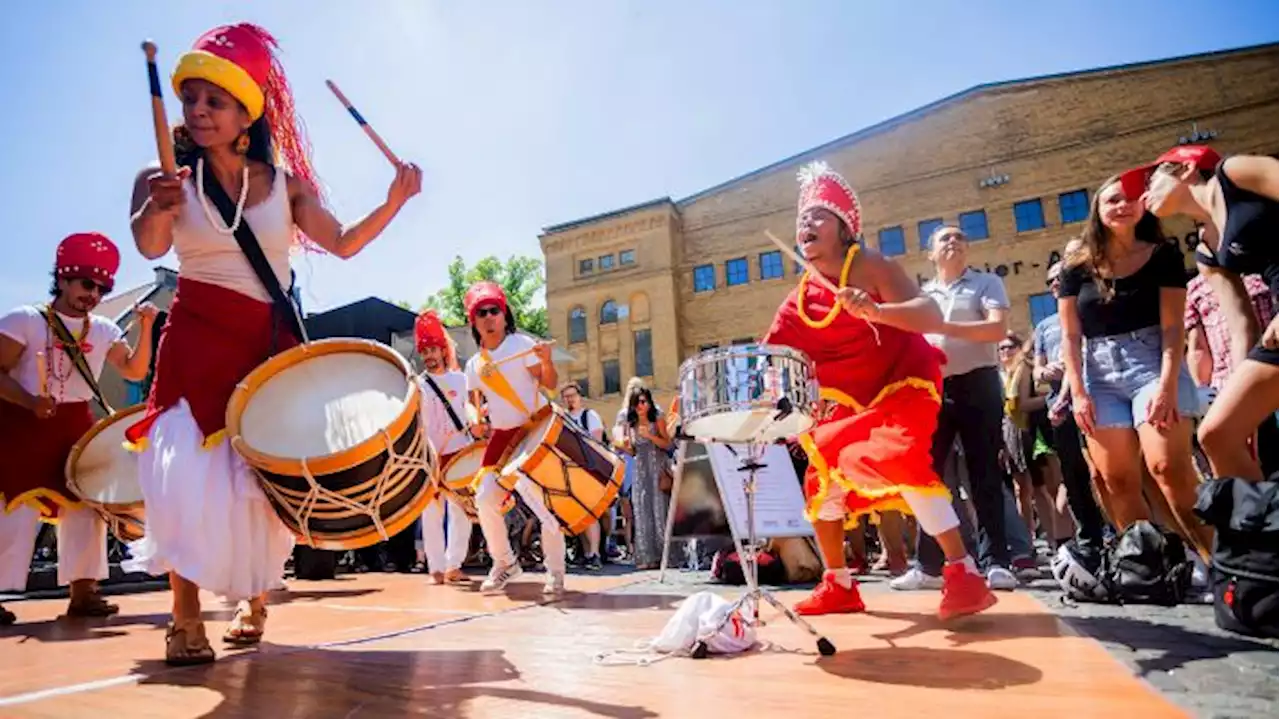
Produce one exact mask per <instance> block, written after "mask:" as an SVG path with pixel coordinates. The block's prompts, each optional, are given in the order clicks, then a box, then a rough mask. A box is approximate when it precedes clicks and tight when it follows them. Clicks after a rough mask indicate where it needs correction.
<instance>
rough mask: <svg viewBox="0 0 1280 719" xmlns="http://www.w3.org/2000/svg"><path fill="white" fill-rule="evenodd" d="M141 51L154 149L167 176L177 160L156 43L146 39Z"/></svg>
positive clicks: (171, 172) (170, 175) (172, 171)
mask: <svg viewBox="0 0 1280 719" xmlns="http://www.w3.org/2000/svg"><path fill="white" fill-rule="evenodd" d="M142 51H143V52H144V53H146V55H147V80H148V82H149V83H150V84H151V121H152V123H153V124H154V125H155V132H156V150H158V151H159V154H160V170H161V171H162V172H164V174H165V175H166V176H168V177H173V176H174V174H175V173H177V171H178V161H177V159H176V158H175V157H174V154H173V135H172V132H171V131H170V129H169V119H168V117H167V116H166V115H165V112H164V93H163V92H162V91H161V86H160V71H159V70H157V69H156V44H155V43H154V42H151V41H150V40H147V41H145V42H143V43H142Z"/></svg>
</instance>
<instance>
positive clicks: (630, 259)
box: [618, 250, 636, 267]
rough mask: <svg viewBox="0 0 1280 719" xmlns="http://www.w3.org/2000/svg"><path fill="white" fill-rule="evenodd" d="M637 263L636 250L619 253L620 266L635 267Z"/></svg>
mask: <svg viewBox="0 0 1280 719" xmlns="http://www.w3.org/2000/svg"><path fill="white" fill-rule="evenodd" d="M635 263H636V251H635V250H623V251H622V252H619V253H618V264H620V265H622V266H624V267H625V266H627V265H634V264H635Z"/></svg>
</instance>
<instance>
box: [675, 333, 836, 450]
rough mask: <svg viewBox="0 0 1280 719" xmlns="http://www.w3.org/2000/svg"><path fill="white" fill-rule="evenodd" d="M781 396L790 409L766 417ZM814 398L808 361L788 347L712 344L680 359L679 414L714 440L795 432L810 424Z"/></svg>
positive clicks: (693, 432) (691, 430) (688, 428)
mask: <svg viewBox="0 0 1280 719" xmlns="http://www.w3.org/2000/svg"><path fill="white" fill-rule="evenodd" d="M781 401H785V403H786V405H787V406H788V409H789V410H790V412H789V414H788V415H787V416H786V417H784V418H782V419H781V420H780V421H778V422H772V421H771V420H772V418H774V417H776V416H777V415H778V409H779V402H781ZM817 401H818V382H817V372H816V370H815V368H814V365H813V362H812V361H811V360H810V359H809V357H808V355H806V354H805V353H803V352H801V351H799V350H796V349H793V348H791V347H784V346H781V345H766V344H753V345H735V346H732V347H717V348H714V349H710V350H706V351H704V352H701V353H699V354H697V355H695V356H693V357H690V358H689V359H687V360H685V361H684V363H683V364H681V365H680V420H681V423H682V425H683V430H684V433H685V434H687V435H689V436H692V437H699V438H704V439H707V440H711V441H719V442H750V441H757V440H758V441H765V442H771V441H774V440H778V439H785V438H790V437H795V436H797V435H800V434H802V433H804V432H806V431H808V430H810V429H811V428H812V427H813V425H814V406H815V404H816V403H817ZM761 432H763V433H761Z"/></svg>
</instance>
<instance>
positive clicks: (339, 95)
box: [324, 80, 400, 167]
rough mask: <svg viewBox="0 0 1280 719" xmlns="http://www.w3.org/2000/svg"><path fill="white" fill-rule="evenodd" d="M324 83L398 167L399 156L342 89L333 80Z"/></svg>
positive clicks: (388, 158)
mask: <svg viewBox="0 0 1280 719" xmlns="http://www.w3.org/2000/svg"><path fill="white" fill-rule="evenodd" d="M324 84H326V85H328V86H329V89H330V90H332V91H333V94H334V95H336V96H337V98H338V102H341V103H342V104H343V105H344V106H346V108H347V112H349V113H351V117H353V118H355V121H356V123H357V124H358V125H360V127H362V128H364V132H365V134H366V135H368V136H369V139H370V140H373V144H375V145H377V146H378V149H379V150H382V154H383V155H386V157H387V161H389V162H390V163H391V164H392V165H393V166H395V167H399V166H400V158H398V157H396V153H394V152H392V151H391V148H389V147H387V143H385V142H383V141H382V138H381V137H379V136H378V133H377V132H374V130H373V128H372V127H370V126H369V123H368V121H366V120H365V119H364V116H363V115H361V114H360V111H359V110H357V109H356V106H355V105H352V104H351V101H350V100H348V99H347V96H346V95H343V94H342V91H341V90H339V89H338V86H337V85H335V84H334V83H333V80H325V81H324Z"/></svg>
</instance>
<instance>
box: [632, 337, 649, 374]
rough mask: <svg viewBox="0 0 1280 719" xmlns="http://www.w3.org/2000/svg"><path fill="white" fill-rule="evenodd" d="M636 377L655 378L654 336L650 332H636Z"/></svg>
mask: <svg viewBox="0 0 1280 719" xmlns="http://www.w3.org/2000/svg"><path fill="white" fill-rule="evenodd" d="M635 334H636V376H637V377H652V376H653V336H652V335H651V334H650V333H649V330H636V333H635Z"/></svg>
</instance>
